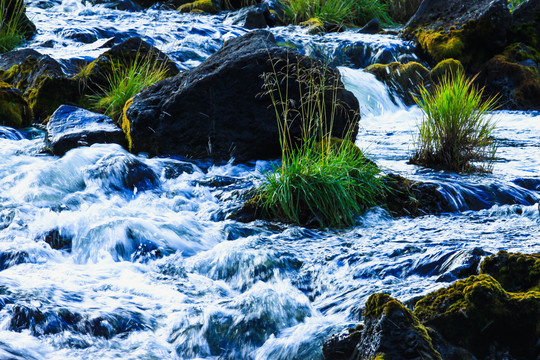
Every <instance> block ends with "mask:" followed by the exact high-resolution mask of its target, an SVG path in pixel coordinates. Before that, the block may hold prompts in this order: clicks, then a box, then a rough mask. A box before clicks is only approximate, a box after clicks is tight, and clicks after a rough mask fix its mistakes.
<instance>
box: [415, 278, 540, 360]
mask: <svg viewBox="0 0 540 360" xmlns="http://www.w3.org/2000/svg"><path fill="white" fill-rule="evenodd" d="M414 314H415V315H416V316H417V317H418V319H419V320H420V321H421V322H422V323H423V324H424V325H426V326H429V327H433V328H434V329H435V330H437V331H438V332H439V333H440V334H441V335H442V336H443V337H444V338H445V339H446V340H448V341H449V342H451V343H452V344H453V345H456V346H460V347H463V348H465V349H467V350H469V351H471V352H472V353H473V354H474V355H475V356H477V357H480V358H484V357H486V356H487V355H488V354H489V353H490V352H493V351H494V350H495V351H502V350H504V351H508V352H509V356H510V358H518V359H533V358H534V356H535V354H534V352H535V346H536V343H537V341H538V339H539V338H540V323H539V322H538V319H540V292H538V291H530V292H527V293H509V292H506V291H505V290H504V289H503V288H502V286H501V285H500V284H499V283H498V282H497V281H496V280H495V279H494V278H493V277H491V276H489V275H485V274H482V275H478V276H471V277H469V278H467V279H464V280H459V281H457V282H455V283H454V284H452V285H451V286H449V287H447V288H444V289H440V290H438V291H435V292H433V293H430V294H428V295H426V296H425V297H424V298H422V299H421V300H420V301H418V302H417V303H416V306H415V309H414Z"/></svg>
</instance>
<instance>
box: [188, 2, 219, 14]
mask: <svg viewBox="0 0 540 360" xmlns="http://www.w3.org/2000/svg"><path fill="white" fill-rule="evenodd" d="M220 10H221V9H220V7H219V2H218V1H216V0H196V1H194V2H190V3H187V4H184V5H181V6H179V7H178V11H179V12H182V13H194V14H198V13H203V14H217V13H218V12H220Z"/></svg>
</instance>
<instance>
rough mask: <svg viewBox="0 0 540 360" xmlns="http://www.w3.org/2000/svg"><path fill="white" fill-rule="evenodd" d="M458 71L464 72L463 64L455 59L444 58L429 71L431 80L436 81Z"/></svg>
mask: <svg viewBox="0 0 540 360" xmlns="http://www.w3.org/2000/svg"><path fill="white" fill-rule="evenodd" d="M458 72H462V73H464V72H465V69H464V68H463V65H462V64H461V62H460V61H459V60H455V59H446V60H443V61H441V62H439V63H438V64H437V65H436V66H435V67H434V68H433V69H432V70H431V72H430V73H429V77H430V78H431V81H432V82H434V83H438V82H439V81H440V80H441V79H442V78H443V77H445V76H448V75H451V74H457V73H458Z"/></svg>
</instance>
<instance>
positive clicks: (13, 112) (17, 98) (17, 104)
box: [0, 81, 32, 129]
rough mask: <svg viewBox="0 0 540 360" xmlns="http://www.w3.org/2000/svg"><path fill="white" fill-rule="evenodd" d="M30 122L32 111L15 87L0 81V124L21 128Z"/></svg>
mask: <svg viewBox="0 0 540 360" xmlns="http://www.w3.org/2000/svg"><path fill="white" fill-rule="evenodd" d="M31 123H32V111H31V110H30V107H29V106H28V103H27V102H26V100H25V99H24V98H23V96H22V94H21V92H20V91H19V90H17V89H16V88H15V87H13V86H11V85H9V84H7V83H5V82H3V81H0V125H3V126H9V127H12V128H17V129H19V128H23V127H27V126H30V124H31Z"/></svg>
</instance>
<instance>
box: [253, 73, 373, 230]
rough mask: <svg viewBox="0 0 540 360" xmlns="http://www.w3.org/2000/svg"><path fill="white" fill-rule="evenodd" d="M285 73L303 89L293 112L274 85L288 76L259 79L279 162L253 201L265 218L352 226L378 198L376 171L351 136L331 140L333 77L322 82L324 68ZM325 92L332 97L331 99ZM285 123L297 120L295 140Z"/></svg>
mask: <svg viewBox="0 0 540 360" xmlns="http://www.w3.org/2000/svg"><path fill="white" fill-rule="evenodd" d="M289 70H292V71H299V73H298V74H297V76H298V85H299V86H300V87H301V88H300V89H302V88H304V89H307V91H306V93H303V96H302V97H301V98H300V104H299V106H298V110H297V111H296V110H295V111H293V110H291V108H290V99H288V98H287V94H288V91H287V89H282V88H281V87H280V85H279V84H282V83H283V82H282V81H281V77H282V76H285V78H287V77H288V76H290V74H289V75H287V74H285V75H283V74H276V73H274V74H267V76H266V77H265V87H266V90H267V94H269V96H270V97H271V100H272V103H273V104H274V109H275V112H276V118H277V124H278V128H279V134H280V139H279V140H280V145H281V150H282V159H281V166H280V167H279V168H275V169H274V170H273V171H270V172H268V173H267V174H266V177H265V182H264V183H263V185H262V186H261V187H260V188H259V189H258V195H257V197H256V199H257V200H256V201H257V202H259V203H260V204H261V206H260V207H261V208H262V212H263V213H264V214H263V215H264V216H265V217H266V218H274V219H278V220H281V221H288V222H292V223H297V224H317V225H318V226H321V227H325V226H328V227H336V228H339V227H347V226H352V225H354V223H355V220H356V216H357V215H358V214H361V213H362V212H364V211H365V210H366V209H368V208H370V207H372V206H374V205H377V204H378V203H379V201H380V199H381V198H382V189H383V186H382V180H381V179H380V178H379V176H378V174H379V169H378V167H377V166H376V165H375V164H374V163H372V162H371V161H369V160H368V159H366V158H365V157H364V154H363V153H362V152H361V151H360V149H358V147H356V145H354V143H353V142H352V141H350V139H351V133H349V134H344V139H345V140H342V139H335V138H333V137H332V129H333V123H334V118H335V116H336V113H337V111H339V107H340V104H339V103H338V101H337V100H336V96H337V95H336V94H337V90H338V85H337V83H338V81H339V79H337V78H336V79H328V78H327V76H328V74H327V73H326V69H324V70H322V71H315V68H313V69H304V70H303V71H301V70H299V69H288V70H287V71H289ZM285 83H286V84H288V83H289V82H288V81H285ZM287 86H288V85H287ZM301 93H302V90H301ZM329 94H333V95H331V98H328V97H329ZM291 119H298V120H294V121H300V124H301V128H302V131H301V133H302V135H301V139H293V137H292V135H291V133H290V129H289V126H290V121H291ZM354 120H356V119H353V121H351V122H350V123H351V124H354ZM353 126H354V125H353ZM299 140H300V141H299Z"/></svg>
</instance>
